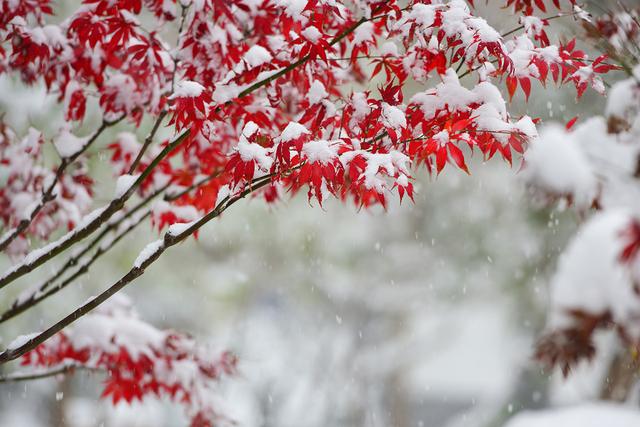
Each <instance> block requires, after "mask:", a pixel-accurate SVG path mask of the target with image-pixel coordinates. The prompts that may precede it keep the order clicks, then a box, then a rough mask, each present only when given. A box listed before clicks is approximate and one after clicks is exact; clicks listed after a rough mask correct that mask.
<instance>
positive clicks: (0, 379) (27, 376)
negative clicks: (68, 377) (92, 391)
mask: <svg viewBox="0 0 640 427" xmlns="http://www.w3.org/2000/svg"><path fill="white" fill-rule="evenodd" d="M77 369H82V370H85V371H102V370H101V369H99V368H90V367H88V366H84V365H78V364H68V365H63V366H59V367H56V368H52V369H48V370H45V371H35V372H16V373H12V374H8V375H3V376H0V383H10V382H19V381H31V380H39V379H42V378H50V377H55V376H57V375H61V374H67V373H72V372H73V371H75V370H77Z"/></svg>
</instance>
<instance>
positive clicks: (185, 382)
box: [21, 295, 237, 427]
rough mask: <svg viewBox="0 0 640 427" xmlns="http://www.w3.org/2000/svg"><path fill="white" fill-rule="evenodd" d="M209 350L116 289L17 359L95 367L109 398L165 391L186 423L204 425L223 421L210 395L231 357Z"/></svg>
mask: <svg viewBox="0 0 640 427" xmlns="http://www.w3.org/2000/svg"><path fill="white" fill-rule="evenodd" d="M212 354H213V352H212V351H211V349H209V348H207V347H205V346H201V345H198V344H197V343H196V342H195V341H194V339H193V338H191V337H189V336H187V335H185V334H182V333H179V332H176V331H163V330H158V329H156V328H155V327H153V326H151V325H149V324H148V323H146V322H144V321H142V320H141V319H139V317H138V316H137V314H136V313H135V311H133V309H132V307H131V304H130V302H129V301H128V299H127V298H126V297H124V296H122V295H120V296H119V297H118V298H117V299H116V301H115V302H113V301H111V302H110V304H108V305H105V306H103V307H101V309H100V310H98V311H96V312H95V313H92V314H90V315H88V316H86V317H85V318H84V319H82V321H80V322H78V323H77V324H76V325H74V327H73V328H69V329H68V330H67V331H65V332H63V333H60V334H57V335H56V336H55V337H54V338H53V339H51V340H50V341H47V342H46V343H45V344H42V345H40V346H38V347H37V348H36V349H35V350H34V351H32V352H30V353H28V354H27V355H25V357H24V358H23V359H22V361H21V364H22V365H23V366H32V367H38V368H51V367H58V366H69V367H72V368H75V369H85V370H87V369H88V370H92V371H96V372H99V373H101V374H104V381H103V390H102V397H104V398H107V399H110V400H111V401H112V402H113V404H117V403H118V402H120V401H123V402H127V403H131V402H133V401H136V400H138V401H143V400H144V399H147V398H149V397H154V398H159V397H166V398H168V399H169V400H170V401H172V402H175V403H177V404H180V405H182V406H183V407H184V408H185V412H186V414H187V415H188V416H189V417H190V418H191V426H192V427H206V426H213V425H221V424H222V423H223V422H227V421H229V420H226V419H225V417H224V416H223V415H222V414H220V413H218V411H217V409H216V404H217V402H216V400H215V398H214V396H215V393H216V387H217V386H218V384H219V382H220V380H221V379H223V378H224V377H225V376H229V375H233V374H235V373H236V363H237V359H236V357H235V356H234V355H233V354H231V353H229V352H224V353H222V354H221V355H219V356H217V357H213V356H212Z"/></svg>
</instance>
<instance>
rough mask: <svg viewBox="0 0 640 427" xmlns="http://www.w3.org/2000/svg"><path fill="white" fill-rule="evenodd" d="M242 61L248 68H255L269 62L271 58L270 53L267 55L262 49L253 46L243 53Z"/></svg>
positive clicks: (267, 52) (258, 46) (265, 50)
mask: <svg viewBox="0 0 640 427" xmlns="http://www.w3.org/2000/svg"><path fill="white" fill-rule="evenodd" d="M242 59H244V60H245V62H246V63H247V64H248V65H249V67H251V68H255V67H259V66H261V65H262V64H266V63H267V62H269V61H271V60H272V59H273V57H272V56H271V53H269V51H268V50H267V49H265V48H264V47H262V46H260V45H255V46H252V47H251V49H249V50H248V51H246V52H245V54H244V56H243V57H242Z"/></svg>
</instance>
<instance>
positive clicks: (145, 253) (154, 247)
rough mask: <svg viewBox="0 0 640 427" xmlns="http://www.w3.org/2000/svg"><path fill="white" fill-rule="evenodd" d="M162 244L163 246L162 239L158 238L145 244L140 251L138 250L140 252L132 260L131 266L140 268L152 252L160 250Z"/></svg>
mask: <svg viewBox="0 0 640 427" xmlns="http://www.w3.org/2000/svg"><path fill="white" fill-rule="evenodd" d="M163 246H164V240H163V239H158V240H156V241H154V242H151V243H149V244H148V245H147V246H145V247H144V248H143V249H142V251H140V253H139V254H138V257H137V258H136V260H135V261H134V262H133V266H134V267H135V268H140V267H141V266H142V264H144V262H145V261H147V260H148V259H149V258H151V256H152V255H153V254H155V253H156V252H158V251H159V250H161V249H162V247H163Z"/></svg>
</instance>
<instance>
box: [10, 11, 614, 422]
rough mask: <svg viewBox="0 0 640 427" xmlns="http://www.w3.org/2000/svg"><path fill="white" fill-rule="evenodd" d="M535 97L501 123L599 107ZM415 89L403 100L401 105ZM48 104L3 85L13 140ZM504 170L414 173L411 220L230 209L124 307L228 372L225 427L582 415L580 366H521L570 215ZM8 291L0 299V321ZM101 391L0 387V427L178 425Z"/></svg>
mask: <svg viewBox="0 0 640 427" xmlns="http://www.w3.org/2000/svg"><path fill="white" fill-rule="evenodd" d="M598 4H601V2H598ZM65 7H73V3H70V4H69V5H67V6H65ZM494 9H495V7H492V6H483V5H480V15H481V16H485V17H487V16H488V17H490V18H498V17H500V16H507V17H508V15H507V14H504V13H495V10H494ZM488 20H489V21H490V22H491V19H488ZM561 21H562V22H561ZM491 23H493V24H495V25H496V27H497V28H499V29H503V30H507V29H510V28H512V27H513V21H508V22H495V21H494V22H491ZM553 28H555V29H556V30H557V31H556V32H557V33H559V34H564V35H566V37H567V38H568V37H571V36H572V34H574V33H575V32H576V31H578V29H577V27H576V24H575V23H574V22H573V21H572V20H571V18H567V19H566V20H564V21H563V20H557V21H555V22H554V25H553ZM614 77H615V75H614ZM467 83H468V84H473V83H474V82H471V81H469V82H467ZM371 84H372V88H373V87H375V84H376V82H375V81H373V82H372V83H371ZM535 85H536V83H534V92H533V95H532V97H531V101H530V103H529V104H527V105H525V104H523V103H522V102H521V96H520V95H518V96H517V99H515V100H514V101H513V103H512V106H511V111H512V114H513V115H514V116H517V115H518V114H529V115H531V116H532V117H540V118H541V119H543V120H544V121H560V122H566V121H568V120H569V119H571V118H573V117H574V116H576V115H577V114H580V115H581V116H583V117H588V116H589V115H590V114H597V113H598V112H600V111H602V109H603V106H604V101H605V100H604V99H601V98H600V97H598V96H596V95H593V94H592V93H587V94H586V95H585V98H583V99H582V100H581V102H580V103H579V104H577V103H576V102H575V92H574V91H573V90H558V89H556V88H553V87H551V88H548V89H547V90H544V89H543V88H541V87H540V86H535ZM423 89H424V88H420V87H417V86H415V87H409V88H407V90H406V91H405V97H406V98H408V97H409V96H410V95H411V94H412V92H413V91H417V90H423ZM54 105H55V102H54V100H53V99H52V98H51V97H47V96H45V95H44V90H43V89H42V88H37V87H36V88H25V87H24V86H22V85H21V84H19V83H18V82H16V81H13V80H11V79H9V78H7V77H1V78H0V111H1V112H3V113H5V120H6V121H7V122H8V123H10V124H11V125H12V126H13V127H14V128H15V129H16V130H17V131H18V133H19V134H24V132H26V130H27V129H28V128H29V127H30V126H33V127H35V128H38V129H44V130H45V131H46V132H49V134H52V133H55V131H56V130H57V129H58V127H59V126H60V124H61V123H62V117H61V113H60V112H59V111H57V110H56V109H55V107H54ZM98 122H99V119H98V117H94V118H93V121H92V119H88V120H85V123H84V124H83V126H84V128H86V129H87V132H88V131H89V130H90V129H92V128H94V127H95V126H96V124H97V123H98ZM148 125H149V124H146V125H143V126H142V127H141V128H140V129H138V130H134V129H133V128H131V127H127V126H126V125H122V126H120V127H119V128H118V129H116V130H114V131H113V132H112V133H111V134H110V135H108V136H107V137H105V138H103V144H105V145H106V144H107V143H109V142H110V138H111V139H112V138H113V137H114V136H115V134H116V133H117V132H118V131H122V130H130V131H135V132H136V133H137V134H138V135H145V134H146V132H147V130H148ZM51 161H52V163H53V162H55V156H53V155H52V156H51ZM90 164H91V167H92V168H93V170H94V171H95V173H96V174H97V176H98V177H99V179H98V183H99V184H98V188H97V190H96V195H97V196H96V204H101V203H102V202H104V201H105V200H106V199H107V198H108V197H110V195H111V194H112V188H113V186H114V183H113V180H112V179H111V173H112V171H111V170H110V168H109V163H108V162H107V159H106V158H103V157H101V156H100V155H95V156H93V157H92V160H91V163H90ZM519 166H520V164H519V162H515V163H514V166H513V167H511V168H510V167H509V165H508V164H506V163H504V162H502V161H501V160H499V159H495V160H492V161H490V162H487V163H484V162H482V159H481V158H477V159H475V162H473V164H472V165H471V176H467V175H465V174H464V173H462V172H460V171H458V170H456V169H455V168H446V170H445V172H444V173H443V174H442V175H441V176H439V177H435V176H433V177H429V176H426V175H424V176H420V177H419V179H418V183H417V195H416V198H415V204H412V203H410V201H408V200H405V201H404V202H403V203H402V204H401V205H399V204H398V203H394V202H391V203H389V208H388V210H387V211H386V212H385V211H383V210H382V209H372V210H361V211H358V210H356V209H355V208H353V207H352V206H348V205H343V204H340V203H332V202H331V201H329V202H327V203H326V204H325V205H324V207H323V208H321V207H319V206H316V205H313V206H312V205H310V204H309V203H308V202H307V200H306V197H305V195H304V194H300V195H299V196H298V197H296V198H294V199H291V200H288V201H285V202H283V203H281V204H278V205H276V206H271V207H269V206H266V205H265V203H263V201H262V200H261V199H255V200H247V201H246V202H245V203H238V204H236V205H235V206H233V208H231V209H230V210H229V211H227V212H226V213H225V214H224V215H223V216H222V217H221V218H220V219H219V220H217V221H215V222H213V223H211V224H209V225H208V226H207V227H206V228H204V229H203V230H202V231H201V233H200V235H199V238H198V240H193V239H191V240H189V241H188V242H185V243H183V244H181V245H180V246H178V247H176V248H174V249H172V250H171V251H170V252H168V253H167V254H166V255H165V256H164V260H161V261H160V262H158V263H156V264H154V266H153V267H151V268H150V269H149V270H148V272H147V273H146V274H145V275H144V276H142V277H141V278H140V279H138V280H137V281H136V282H135V284H133V285H132V286H130V287H128V288H127V290H126V292H127V294H128V295H129V296H130V297H131V298H132V299H133V301H134V302H135V303H136V307H137V310H138V311H139V312H140V314H141V317H142V318H143V319H145V320H147V321H149V322H150V323H152V324H153V325H155V326H157V327H159V328H174V329H178V330H183V331H188V332H190V333H192V334H193V335H194V336H195V337H196V338H197V339H198V340H199V341H203V342H205V341H206V342H211V343H213V344H215V345H216V346H217V347H219V348H220V349H231V350H232V351H234V352H235V353H236V354H237V355H238V357H239V360H240V365H239V371H240V372H239V375H238V376H236V377H233V378H231V379H229V380H228V381H226V382H225V383H223V384H221V386H220V387H221V389H220V395H221V396H222V397H223V402H221V407H222V408H223V409H222V412H223V413H226V414H227V415H228V416H229V417H231V418H233V419H235V420H236V421H237V422H238V425H240V426H282V427H316V426H317V427H330V426H394V427H409V426H416V427H442V426H450V427H463V426H465V427H467V426H468V427H471V426H477V427H492V426H496V427H498V426H502V425H503V424H504V423H505V422H506V420H507V419H508V418H509V417H511V416H513V415H514V414H516V413H518V412H519V411H522V410H524V409H531V408H544V407H548V406H549V405H552V404H555V403H564V402H572V401H579V400H582V399H588V398H589V397H594V396H597V394H598V393H599V389H600V384H601V379H602V375H603V373H602V372H601V370H600V371H599V370H598V369H596V368H594V366H597V363H596V365H593V366H591V367H588V366H587V367H585V369H584V371H581V370H580V369H579V370H578V372H577V374H576V375H574V376H572V377H571V378H570V380H568V381H562V380H560V378H558V377H556V376H555V375H550V374H549V373H547V372H542V370H541V366H540V365H538V364H536V363H535V362H534V361H533V360H532V354H533V344H534V343H535V339H536V337H537V336H538V334H539V332H540V330H541V329H542V327H543V326H544V321H545V314H546V308H545V307H546V299H547V282H548V278H549V276H550V274H551V273H552V272H553V269H554V267H555V265H556V262H557V257H558V254H559V253H560V252H561V251H562V250H563V249H564V248H565V246H566V244H567V240H568V238H569V237H570V236H571V234H572V232H573V231H575V229H576V227H577V225H578V224H579V221H580V218H578V217H577V215H576V214H575V213H573V212H562V211H560V210H557V209H556V210H550V209H545V208H542V207H541V206H539V205H536V204H535V203H533V202H531V199H532V197H530V195H529V194H528V192H527V189H526V188H525V186H524V184H523V182H522V181H521V180H520V179H519V177H518V169H519ZM156 235H157V230H151V228H150V226H149V225H146V226H142V227H140V228H139V229H138V230H137V233H136V234H135V235H133V236H130V237H129V238H128V239H126V240H125V241H124V242H121V243H120V244H119V245H118V246H117V247H116V248H115V249H114V250H113V251H112V252H111V253H110V255H109V256H108V257H104V258H103V261H102V262H100V263H98V264H97V265H96V266H95V267H94V268H93V269H92V270H91V272H90V273H89V274H88V275H86V276H84V277H83V278H82V279H81V281H80V282H78V283H76V284H75V285H73V286H70V287H68V288H67V289H66V290H64V291H63V292H61V293H59V294H58V295H57V296H55V297H53V298H51V299H50V300H48V301H47V302H45V303H44V304H41V305H39V306H37V307H36V308H35V309H34V310H31V311H30V312H28V313H25V314H24V315H22V316H20V317H18V318H16V319H13V320H12V321H10V322H7V323H6V325H3V329H2V330H0V339H2V341H0V346H2V347H4V346H6V345H7V344H8V343H9V342H10V341H11V340H13V338H15V336H17V335H19V334H23V333H26V332H29V331H31V330H34V329H37V328H41V327H44V326H46V325H48V324H50V323H52V322H53V321H55V320H56V319H58V318H59V317H60V316H61V315H63V314H66V313H67V312H68V311H69V310H70V307H71V306H72V305H73V304H77V303H81V302H83V301H85V300H86V299H87V298H88V297H89V296H91V295H95V294H97V293H98V292H99V291H100V290H101V289H104V288H105V287H106V286H107V285H109V284H110V283H112V282H113V281H114V280H115V279H117V278H118V277H120V275H121V274H122V273H123V272H125V271H126V270H127V269H128V268H129V267H130V265H131V263H132V261H133V259H135V257H136V256H137V254H138V253H139V251H140V250H141V249H142V248H143V247H144V246H145V245H146V244H147V243H148V242H150V241H152V240H155V239H156V238H157V237H156ZM8 265H10V261H9V260H8V259H6V258H0V267H2V269H5V268H7V267H8ZM45 268H48V267H45ZM44 273H46V272H40V276H38V277H42V276H43V275H44ZM21 286H25V285H24V284H22V285H19V286H12V287H10V288H9V289H8V291H7V292H6V293H4V294H3V295H0V304H1V305H2V307H4V306H5V305H8V304H9V303H10V302H11V301H12V298H14V297H15V296H16V295H17V294H18V293H19V292H20V290H21ZM602 339H603V340H606V339H609V338H608V337H606V336H605V337H602ZM605 356H606V355H605ZM12 368H15V366H12ZM100 381H101V378H100V375H98V374H88V373H77V374H76V375H74V376H72V377H68V378H66V379H64V380H58V379H53V378H50V379H43V380H39V381H32V382H27V383H18V384H0V425H1V426H3V427H18V426H34V427H38V426H60V427H62V426H65V427H67V426H68V427H85V426H98V425H101V426H107V427H133V426H136V427H152V426H153V427H161V426H174V425H177V426H179V425H186V422H187V421H186V420H185V419H183V418H182V412H181V408H179V407H175V406H172V405H170V404H168V403H166V402H162V401H148V402H145V403H144V404H134V405H130V406H129V405H127V404H120V405H118V406H117V407H115V408H114V407H113V406H112V405H111V404H110V403H109V402H104V401H101V400H100V399H99V392H100Z"/></svg>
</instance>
